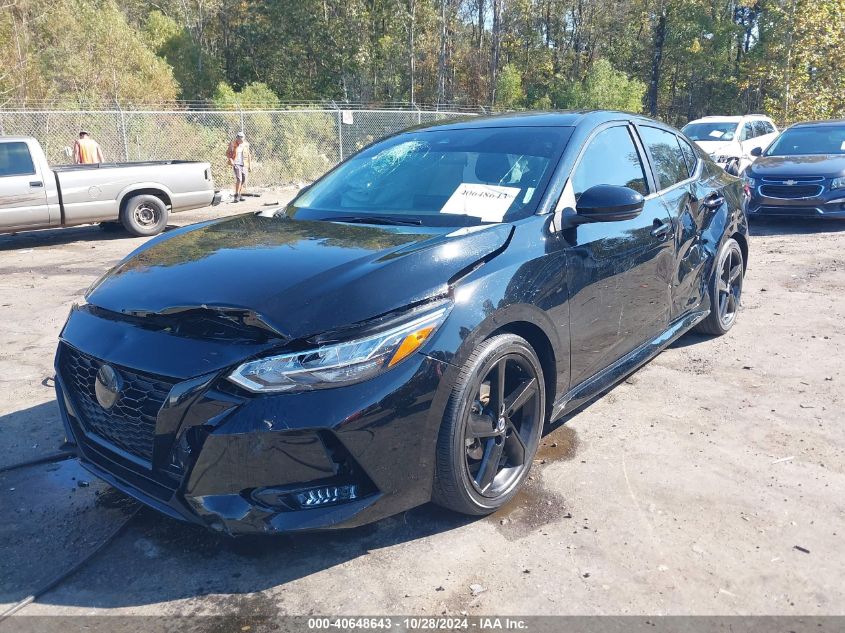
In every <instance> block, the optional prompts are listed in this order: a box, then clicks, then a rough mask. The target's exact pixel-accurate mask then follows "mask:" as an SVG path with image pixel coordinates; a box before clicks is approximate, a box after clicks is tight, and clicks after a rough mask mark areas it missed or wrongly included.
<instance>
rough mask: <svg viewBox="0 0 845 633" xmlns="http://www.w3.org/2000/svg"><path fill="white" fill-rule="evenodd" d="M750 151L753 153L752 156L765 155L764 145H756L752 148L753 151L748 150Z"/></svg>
mask: <svg viewBox="0 0 845 633" xmlns="http://www.w3.org/2000/svg"><path fill="white" fill-rule="evenodd" d="M748 153H749V154H751V155H752V156H754V157H755V158H756V157H758V156H762V155H763V148H762V147H754V148H752V149H751V151H750V152H748Z"/></svg>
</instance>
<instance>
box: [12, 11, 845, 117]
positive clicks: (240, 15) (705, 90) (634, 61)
mask: <svg viewBox="0 0 845 633" xmlns="http://www.w3.org/2000/svg"><path fill="white" fill-rule="evenodd" d="M3 1H4V2H5V4H4V5H3V7H2V14H0V106H2V105H5V106H6V107H10V106H11V105H13V104H28V105H36V104H38V103H41V102H44V101H51V102H53V103H60V104H64V105H67V106H68V107H102V106H108V105H110V104H112V103H114V102H124V103H126V102H129V103H141V104H143V103H155V102H162V101H172V100H177V99H180V100H185V101H191V102H203V103H207V104H210V105H213V106H216V107H223V108H226V107H234V106H235V105H242V106H261V107H276V106H278V104H280V103H291V102H310V101H335V102H336V103H342V102H355V103H372V104H376V103H387V102H404V103H413V104H424V105H434V104H442V105H447V104H448V105H462V106H468V107H485V108H493V109H520V108H531V109H548V108H559V109H568V108H596V107H605V108H617V109H622V110H628V111H636V112H645V113H647V114H651V115H653V116H657V117H660V118H662V119H664V120H666V121H669V122H671V123H676V124H680V123H683V122H685V121H687V120H689V119H692V118H696V117H699V116H702V115H706V114H741V113H745V112H767V113H769V114H770V115H772V116H773V117H774V118H775V119H776V120H778V121H780V122H781V123H784V122H791V121H795V120H800V119H808V118H826V117H837V116H845V82H843V81H842V69H843V68H845V0H266V1H262V0H157V1H155V2H148V1H142V0H3Z"/></svg>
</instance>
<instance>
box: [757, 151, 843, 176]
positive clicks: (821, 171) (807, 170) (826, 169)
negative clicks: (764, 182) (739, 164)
mask: <svg viewBox="0 0 845 633" xmlns="http://www.w3.org/2000/svg"><path fill="white" fill-rule="evenodd" d="M750 175H752V176H756V177H765V176H816V177H819V176H824V177H826V178H835V177H837V176H842V175H845V155H842V154H812V155H807V156H761V157H760V158H758V159H757V160H756V161H755V162H754V165H753V166H752V167H751V172H750Z"/></svg>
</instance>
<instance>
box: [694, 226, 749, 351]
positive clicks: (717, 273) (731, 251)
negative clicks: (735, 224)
mask: <svg viewBox="0 0 845 633" xmlns="http://www.w3.org/2000/svg"><path fill="white" fill-rule="evenodd" d="M744 276H745V261H744V258H743V256H742V249H741V248H740V246H739V243H738V242H737V241H736V240H735V239H734V238H729V239H728V240H727V241H726V242H725V243H724V245H723V246H722V248H721V250H720V251H719V255H718V256H717V258H716V266H715V267H714V269H713V276H712V278H711V280H710V288H709V293H710V314H709V315H708V316H707V318H706V319H704V320H703V321H702V322H701V323H699V324H698V325H696V326H695V330H696V331H697V332H700V333H702V334H712V335H714V336H722V335H723V334H726V333H727V332H728V330H730V329H731V328H732V327H733V326H734V323H736V316H737V313H738V312H739V305H740V300H741V298H742V282H743V278H744Z"/></svg>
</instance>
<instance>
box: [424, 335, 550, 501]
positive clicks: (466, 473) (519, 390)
mask: <svg viewBox="0 0 845 633" xmlns="http://www.w3.org/2000/svg"><path fill="white" fill-rule="evenodd" d="M544 419H545V387H544V383H543V371H542V367H541V365H540V362H539V360H538V359H537V355H536V354H535V352H534V350H533V349H532V348H531V346H530V345H529V344H528V343H527V342H526V341H525V340H524V339H522V338H520V337H518V336H515V335H513V334H502V335H499V336H495V337H493V338H490V339H488V340H486V341H484V342H483V343H481V344H480V345H479V346H478V348H476V349H475V350H474V351H473V353H472V354H471V355H470V357H469V359H468V360H467V362H466V363H465V364H464V366H463V368H462V369H461V372H460V375H459V377H458V380H457V382H456V384H455V386H454V387H453V389H452V397H451V398H450V401H449V405H448V406H447V409H446V413H445V415H444V419H443V425H442V427H441V431H440V437H439V439H438V447H437V474H436V481H435V491H434V498H435V501H436V502H437V503H439V504H441V505H443V506H446V507H449V508H452V509H453V510H457V511H459V512H463V513H465V514H476V515H478V514H488V513H490V512H493V511H495V510H496V509H497V508H499V507H501V506H502V505H503V504H505V503H507V501H508V500H509V499H510V498H511V497H513V495H514V494H516V492H517V490H518V489H519V486H520V484H521V483H522V481H523V480H524V479H525V477H526V476H527V474H528V471H529V469H530V468H531V462H532V460H533V459H534V454H535V453H536V452H537V446H538V444H539V441H540V435H541V433H542V430H543V422H544Z"/></svg>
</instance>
